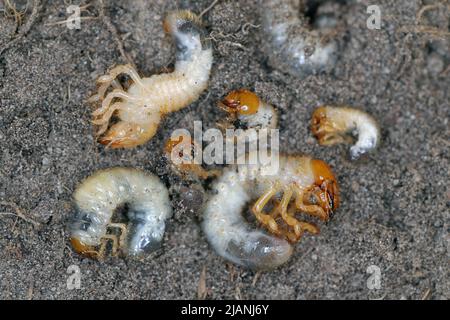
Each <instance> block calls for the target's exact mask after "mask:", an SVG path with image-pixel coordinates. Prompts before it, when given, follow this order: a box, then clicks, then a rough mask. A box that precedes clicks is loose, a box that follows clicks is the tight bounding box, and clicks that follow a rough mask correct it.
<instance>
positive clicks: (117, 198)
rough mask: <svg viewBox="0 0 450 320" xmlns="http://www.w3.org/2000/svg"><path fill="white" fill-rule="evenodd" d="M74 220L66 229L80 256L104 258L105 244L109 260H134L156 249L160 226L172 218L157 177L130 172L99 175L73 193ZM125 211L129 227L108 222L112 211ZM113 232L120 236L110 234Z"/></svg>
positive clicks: (166, 195)
mask: <svg viewBox="0 0 450 320" xmlns="http://www.w3.org/2000/svg"><path fill="white" fill-rule="evenodd" d="M73 197H74V201H75V204H76V207H77V211H76V214H75V216H74V218H73V219H72V221H71V224H70V234H71V242H72V246H73V248H74V250H75V251H76V252H78V253H80V254H83V255H86V256H89V257H92V258H100V259H101V258H103V256H104V254H105V249H106V245H107V243H108V241H112V246H113V247H112V250H113V255H116V254H117V253H119V251H121V252H122V253H124V254H125V255H131V256H139V255H142V254H143V253H146V252H150V251H152V250H154V249H156V248H157V247H158V246H159V245H160V243H161V241H162V238H163V235H164V230H165V221H166V220H167V219H168V218H170V217H171V215H172V207H171V205H170V201H169V193H168V191H167V188H166V187H165V186H164V184H163V183H162V182H161V181H160V180H159V178H158V177H156V176H154V175H152V174H149V173H146V172H144V171H141V170H137V169H131V168H111V169H106V170H100V171H98V172H96V173H94V174H93V175H92V176H90V177H88V178H87V179H86V180H84V181H83V182H82V183H81V184H80V185H79V186H78V187H77V189H76V191H75V193H74V195H73ZM125 204H126V205H128V212H127V214H126V215H127V219H128V223H127V224H125V223H116V222H113V221H112V220H113V214H114V211H115V210H116V209H117V208H118V207H119V206H121V205H125ZM109 228H118V229H120V231H121V233H120V236H119V237H118V236H116V235H115V234H109V233H108V229H109Z"/></svg>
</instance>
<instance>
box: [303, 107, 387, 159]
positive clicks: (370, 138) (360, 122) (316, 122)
mask: <svg viewBox="0 0 450 320" xmlns="http://www.w3.org/2000/svg"><path fill="white" fill-rule="evenodd" d="M311 130H312V133H313V134H314V135H315V136H316V138H317V139H318V141H319V143H320V144H321V145H326V146H329V145H333V144H338V143H351V142H352V141H353V139H352V138H351V136H350V135H351V134H356V135H357V136H358V139H357V141H356V143H355V144H354V145H353V146H352V147H351V148H350V158H351V159H352V160H356V159H358V158H359V157H360V156H361V155H363V154H365V153H367V152H369V151H372V150H373V149H375V148H376V147H377V145H378V144H379V142H380V128H379V126H378V124H377V122H376V121H375V119H374V118H373V117H372V116H371V115H369V114H367V113H366V112H364V111H362V110H358V109H354V108H349V107H329V106H322V107H319V108H317V109H316V110H315V111H314V114H313V117H312V125H311Z"/></svg>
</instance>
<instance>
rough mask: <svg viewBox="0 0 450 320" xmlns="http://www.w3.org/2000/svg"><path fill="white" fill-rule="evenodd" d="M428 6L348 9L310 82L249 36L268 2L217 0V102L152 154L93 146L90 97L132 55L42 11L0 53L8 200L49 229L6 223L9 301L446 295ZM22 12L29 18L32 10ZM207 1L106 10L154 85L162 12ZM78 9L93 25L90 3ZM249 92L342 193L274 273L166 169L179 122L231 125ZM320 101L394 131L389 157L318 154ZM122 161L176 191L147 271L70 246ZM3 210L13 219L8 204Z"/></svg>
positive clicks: (443, 132)
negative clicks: (89, 192) (91, 192)
mask: <svg viewBox="0 0 450 320" xmlns="http://www.w3.org/2000/svg"><path fill="white" fill-rule="evenodd" d="M3 2H4V1H3ZM29 2H30V3H29V5H28V8H29V9H28V11H27V12H26V14H25V16H24V17H23V24H22V26H21V27H19V30H18V31H16V23H15V21H14V18H12V17H5V16H4V15H3V14H0V44H1V45H2V46H4V45H5V44H6V43H8V41H10V39H11V36H12V35H14V34H15V32H19V33H20V32H21V30H22V28H23V27H24V26H25V24H26V22H27V21H28V20H27V19H28V18H29V17H30V15H31V7H32V1H29ZM430 2H433V1H424V3H422V2H421V1H417V2H416V1H410V0H401V1H386V0H379V1H347V4H346V5H345V10H343V12H342V18H341V19H342V21H343V22H344V24H345V26H344V30H343V31H342V32H345V37H344V39H345V47H344V49H343V50H342V52H341V56H340V60H339V63H338V65H337V67H336V69H335V71H334V72H333V73H332V74H331V75H320V76H314V77H309V78H306V79H304V80H298V79H296V78H294V77H292V76H288V75H285V74H282V73H280V72H278V71H276V70H274V69H272V68H270V67H269V66H268V65H267V63H266V58H265V57H264V55H263V53H262V52H261V42H262V41H264V38H263V37H262V36H261V34H260V33H261V30H260V28H258V27H252V25H254V26H258V25H259V23H260V22H259V16H258V14H257V8H258V1H256V0H253V1H226V0H224V1H219V3H218V4H217V5H216V6H215V7H214V8H213V9H212V10H210V11H209V12H207V13H206V14H205V16H204V20H205V23H206V25H207V27H208V31H210V32H212V35H213V36H214V41H213V43H214V65H213V68H212V73H211V81H210V85H209V88H208V90H207V92H205V93H204V94H203V95H202V96H201V97H200V99H199V100H198V101H197V102H195V103H193V104H192V105H190V106H189V107H187V108H185V109H183V110H181V111H180V112H177V113H175V114H172V115H170V117H168V118H166V119H165V120H164V122H163V123H162V125H161V127H160V130H159V131H158V134H157V135H156V136H155V137H154V138H153V139H152V140H151V141H150V142H149V143H147V144H145V145H144V146H141V147H138V148H135V149H132V150H117V151H114V150H105V149H104V148H103V147H102V146H101V145H99V144H97V143H96V142H95V141H94V139H93V134H92V132H93V131H92V127H91V124H90V107H89V106H88V105H87V104H86V103H85V100H86V98H87V97H89V95H90V94H92V93H93V92H94V90H95V82H94V81H95V79H96V78H97V77H98V76H99V75H101V74H103V73H104V72H105V71H106V70H107V69H108V68H109V67H111V66H113V65H114V64H119V63H124V62H125V61H124V59H123V57H122V56H121V54H120V52H119V50H118V46H117V42H116V41H115V40H114V37H113V35H112V34H111V33H110V31H109V30H108V29H107V28H106V27H105V24H104V23H103V21H102V20H100V19H92V18H89V19H84V20H82V22H81V29H80V30H70V29H68V28H67V27H66V26H65V25H64V24H55V22H58V21H62V20H64V19H66V18H67V13H66V6H67V4H68V1H66V2H64V1H45V2H44V4H43V7H42V9H41V10H40V11H38V16H37V18H36V20H35V22H34V23H33V25H32V26H31V27H30V30H29V32H28V33H27V34H25V35H24V36H23V38H22V39H20V40H19V41H17V42H15V43H14V44H13V45H11V46H10V47H9V48H8V49H7V50H5V51H4V52H3V53H2V54H1V55H0V141H1V148H0V201H7V202H12V203H15V204H17V205H18V206H19V207H20V208H21V209H22V211H23V214H24V215H25V217H28V218H29V219H32V220H33V221H35V222H37V224H33V223H31V222H30V221H25V220H23V219H20V218H17V217H16V216H12V215H4V214H3V215H0V298H3V299H74V298H77V299H78V298H80V299H111V298H123V299H193V298H197V288H198V285H199V281H200V275H201V273H202V270H205V275H206V278H205V279H206V287H207V295H208V298H212V299H223V298H229V299H234V298H248V299H254V298H256V299H266V298H274V299H382V298H384V299H422V298H431V299H448V298H450V283H449V269H448V266H449V265H448V261H449V256H448V253H449V251H448V250H449V240H450V238H449V234H448V229H449V207H450V191H449V189H448V181H449V138H450V130H449V115H450V114H449V113H450V108H449V92H450V90H449V83H450V82H449V78H450V71H449V65H450V56H449V54H448V52H449V38H448V37H447V39H441V40H439V39H437V38H436V39H435V38H433V37H432V35H431V34H429V33H424V32H414V31H423V30H422V29H420V28H418V27H414V25H415V24H416V23H420V24H431V25H432V26H435V27H438V28H441V30H443V31H444V32H448V31H449V30H448V26H449V20H448V17H449V11H448V10H447V11H446V10H445V8H444V7H439V8H437V9H434V10H432V11H429V12H426V13H425V14H424V16H423V19H422V20H421V21H420V22H418V21H416V19H415V17H416V13H417V12H418V11H419V9H420V8H421V7H422V6H423V5H424V4H427V3H430ZM434 2H437V1H434ZM16 3H17V5H18V8H23V7H24V5H25V3H26V1H16ZM73 3H75V4H78V2H77V1H74V2H73ZM209 4H210V1H209V0H202V1H181V0H178V1H165V0H153V1H150V0H148V1H144V0H136V1H108V7H107V10H106V14H107V15H108V16H109V17H111V21H112V22H113V24H114V25H115V26H116V27H117V30H118V34H119V35H120V37H121V38H122V39H123V43H124V46H125V51H126V52H127V53H128V54H129V55H130V57H131V59H132V60H133V61H134V62H135V64H136V65H137V67H138V69H139V72H140V73H141V74H144V75H150V74H152V73H154V72H156V71H158V70H161V68H163V67H165V66H167V65H169V64H170V63H171V62H173V52H174V48H173V46H172V43H171V41H170V38H168V37H167V36H165V35H164V33H163V31H162V27H161V21H162V18H163V16H164V14H165V13H166V12H167V11H168V10H171V9H175V8H189V9H192V10H193V11H195V12H201V11H202V10H203V9H205V8H206V7H207V6H208V5H209ZM369 4H379V5H380V6H381V9H382V17H383V22H382V29H381V30H369V29H368V28H367V27H366V19H367V17H368V14H367V13H366V7H367V5H369ZM0 8H1V9H5V5H4V3H2V2H0ZM82 16H83V17H96V16H98V9H97V7H96V2H95V1H92V6H90V7H88V8H86V9H85V10H83V11H82ZM246 24H247V25H246ZM250 24H251V25H250ZM244 25H246V27H244V28H242V27H243V26H244ZM401 29H403V30H404V31H405V32H402V31H401ZM241 87H247V88H250V89H253V90H255V91H256V92H257V93H258V94H259V95H260V96H261V97H263V98H264V99H266V100H267V101H269V102H271V103H273V104H274V105H276V106H277V107H278V109H279V112H280V114H281V121H280V122H281V123H280V127H281V138H280V139H281V149H282V150H283V151H284V152H288V153H306V154H311V155H314V156H316V157H319V158H322V159H324V160H326V161H327V162H329V163H330V164H331V166H332V167H333V168H334V171H335V172H336V173H337V176H338V179H339V183H340V186H341V190H342V205H341V207H340V208H339V210H338V212H337V213H336V216H335V218H334V219H333V220H332V221H331V222H330V223H329V224H328V225H324V226H322V228H321V234H320V235H318V236H315V237H313V236H307V237H305V238H304V239H303V241H302V242H301V243H299V244H298V245H297V246H296V249H295V253H294V255H293V257H292V259H291V260H290V262H289V263H287V264H286V265H284V266H282V267H281V268H279V269H277V270H275V271H272V272H268V273H262V274H257V273H255V272H252V271H246V270H243V269H239V268H237V267H234V268H233V267H231V266H230V265H228V264H226V263H225V261H224V260H222V259H221V258H220V257H219V256H217V255H216V254H215V253H214V252H213V250H212V249H211V248H210V247H209V246H208V244H207V242H206V239H205V238H204V236H203V234H202V232H201V229H200V227H199V220H198V217H199V216H200V214H199V213H200V211H199V210H200V209H199V202H200V201H199V200H200V199H201V198H202V197H204V196H205V194H204V192H203V189H202V186H201V185H199V184H193V185H189V184H187V183H185V182H183V181H181V180H180V179H179V178H177V177H176V176H175V175H174V174H173V173H172V172H171V171H170V169H169V168H168V167H167V165H166V164H165V162H164V161H163V160H162V146H163V143H164V141H165V140H166V139H167V137H169V135H170V133H171V132H172V131H173V130H174V129H175V128H184V127H185V128H192V122H193V121H194V120H202V121H203V124H204V127H205V128H208V127H214V126H215V123H216V122H217V121H218V120H219V119H220V117H221V116H222V113H221V112H220V111H219V110H217V108H216V107H215V106H216V102H217V101H218V100H219V99H220V98H221V97H223V96H224V95H225V94H226V93H227V92H228V90H230V89H231V88H241ZM322 103H329V104H349V105H353V106H358V107H361V108H363V109H365V110H367V111H368V112H370V113H371V114H373V116H374V117H376V119H377V120H378V121H379V123H380V126H381V128H382V132H383V141H382V145H381V146H380V148H379V149H378V150H377V152H376V153H374V154H372V155H371V156H370V157H369V158H368V159H366V160H364V161H360V162H357V163H353V162H350V161H348V160H347V154H346V151H347V147H345V146H336V147H332V148H324V147H320V146H319V145H318V144H317V142H316V141H315V139H314V138H313V137H312V136H311V134H310V132H309V120H310V115H311V112H312V111H313V110H314V108H315V107H316V106H318V105H319V104H322ZM111 166H132V167H138V168H143V169H146V170H148V171H151V172H154V173H156V174H158V175H159V176H161V177H162V179H163V181H164V182H165V183H166V184H168V185H169V184H170V185H171V186H172V187H171V189H170V190H171V195H172V202H173V205H174V207H175V216H174V218H173V219H171V220H170V221H169V225H168V227H167V231H166V234H165V239H164V244H163V246H162V248H161V249H160V250H159V251H158V252H156V253H155V254H153V255H152V256H149V257H148V258H146V259H145V260H144V261H133V260H129V259H128V260H127V259H122V258H108V259H106V261H104V262H98V261H93V260H90V259H86V258H81V257H80V256H78V255H77V254H75V253H73V252H72V250H71V248H70V245H69V242H68V233H67V228H66V226H67V219H68V218H69V217H70V216H71V215H72V214H73V205H72V201H71V196H72V192H73V190H74V188H75V187H76V185H77V184H78V183H79V182H80V181H81V180H82V179H83V178H84V177H86V176H88V175H89V174H91V173H92V172H94V171H95V170H97V169H99V168H107V167H111ZM189 190H194V191H193V192H188V191H189ZM180 192H181V194H180ZM0 212H13V208H12V207H11V206H9V205H1V206H0ZM71 265H76V266H78V267H79V268H80V271H81V288H80V289H78V290H69V289H68V288H67V286H66V282H67V278H68V276H69V274H68V273H67V268H68V267H69V266H71ZM372 265H374V266H376V267H378V268H379V270H380V272H381V288H380V289H372V290H371V289H369V288H368V286H367V280H368V279H369V278H370V277H371V274H369V273H367V268H368V267H369V266H372Z"/></svg>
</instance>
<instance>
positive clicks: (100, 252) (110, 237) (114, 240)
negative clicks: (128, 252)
mask: <svg viewBox="0 0 450 320" xmlns="http://www.w3.org/2000/svg"><path fill="white" fill-rule="evenodd" d="M108 240H111V241H112V256H116V255H117V251H118V249H119V242H118V240H117V236H115V235H113V234H105V235H104V236H103V237H102V238H101V240H100V249H99V250H98V253H97V258H98V259H99V260H103V258H104V257H105V252H106V246H107V245H108Z"/></svg>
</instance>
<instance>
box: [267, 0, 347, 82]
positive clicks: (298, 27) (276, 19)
mask: <svg viewBox="0 0 450 320" xmlns="http://www.w3.org/2000/svg"><path fill="white" fill-rule="evenodd" d="M305 7H306V0H262V6H261V10H262V14H261V15H262V25H263V31H264V37H265V39H267V41H264V44H263V47H264V49H265V52H266V54H267V55H268V58H269V64H270V65H272V66H273V67H274V68H277V69H280V70H282V71H284V72H287V73H290V74H293V75H295V76H300V77H303V76H305V75H308V74H314V73H317V72H320V71H329V70H330V69H331V68H332V67H333V66H334V64H335V62H336V59H337V58H336V55H337V50H338V43H337V41H335V40H334V39H333V37H332V36H331V35H332V28H323V27H322V26H320V25H319V26H318V27H317V28H311V26H310V25H309V22H308V19H307V18H306V16H305V14H304V13H305V10H306V8H305ZM328 19H330V18H328ZM321 21H322V23H321V25H326V27H328V26H327V25H329V24H332V23H324V22H323V19H322V20H321Z"/></svg>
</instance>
